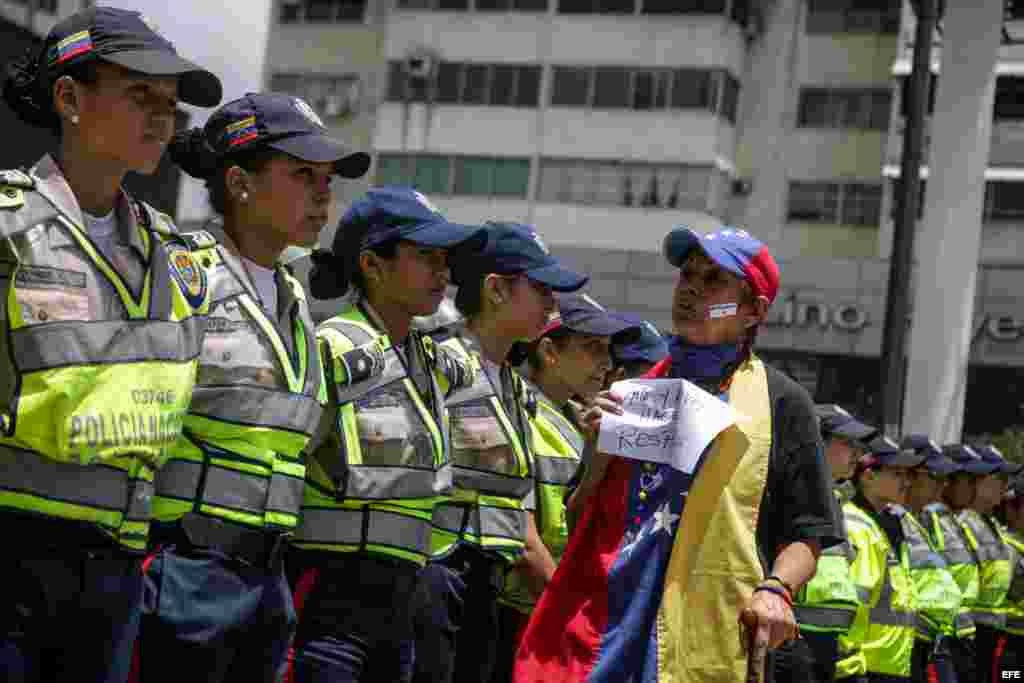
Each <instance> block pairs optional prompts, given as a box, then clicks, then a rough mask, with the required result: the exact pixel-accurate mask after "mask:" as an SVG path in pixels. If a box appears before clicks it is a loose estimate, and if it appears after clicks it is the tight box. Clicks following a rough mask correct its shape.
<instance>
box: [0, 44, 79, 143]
mask: <svg viewBox="0 0 1024 683" xmlns="http://www.w3.org/2000/svg"><path fill="white" fill-rule="evenodd" d="M42 58H43V51H42V47H41V46H39V45H37V46H36V47H31V48H29V49H28V50H26V51H25V53H24V54H22V56H21V57H18V58H17V59H13V60H11V61H10V62H8V64H7V69H6V74H5V77H4V83H3V91H2V94H3V99H4V102H6V103H7V106H8V107H10V108H11V111H13V112H14V113H15V114H16V115H17V117H18V118H19V119H21V120H22V121H24V122H25V123H27V124H29V125H30V126H35V127H37V128H48V129H50V130H51V131H52V132H53V133H55V134H57V135H60V129H61V120H60V117H59V116H57V112H56V111H54V109H53V81H51V80H50V79H49V78H47V79H45V80H44V78H43V73H42V65H41V60H42ZM60 76H71V77H72V78H73V79H75V80H76V81H78V82H79V83H85V84H86V85H92V84H94V83H96V81H97V75H96V62H95V61H94V60H88V61H86V62H83V63H80V64H76V65H75V66H72V67H70V68H68V69H65V70H63V71H62V73H60V74H59V75H58V77H60Z"/></svg>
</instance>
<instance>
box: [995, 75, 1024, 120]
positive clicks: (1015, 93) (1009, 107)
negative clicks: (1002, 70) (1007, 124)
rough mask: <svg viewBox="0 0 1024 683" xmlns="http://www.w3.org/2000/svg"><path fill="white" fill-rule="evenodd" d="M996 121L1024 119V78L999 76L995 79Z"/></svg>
mask: <svg viewBox="0 0 1024 683" xmlns="http://www.w3.org/2000/svg"><path fill="white" fill-rule="evenodd" d="M994 115H995V120H996V121H1006V120H1020V119H1024V78H1019V77H1015V76H1000V77H999V78H998V79H997V80H996V101H995V107H994Z"/></svg>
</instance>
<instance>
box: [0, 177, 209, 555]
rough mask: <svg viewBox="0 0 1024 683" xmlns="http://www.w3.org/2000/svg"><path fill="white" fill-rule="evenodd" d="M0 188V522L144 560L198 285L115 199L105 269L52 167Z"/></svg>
mask: <svg viewBox="0 0 1024 683" xmlns="http://www.w3.org/2000/svg"><path fill="white" fill-rule="evenodd" d="M0 185H2V186H0V196H2V197H3V199H2V200H0V284H2V287H3V291H4V294H5V296H4V297H3V300H2V301H3V303H2V306H3V321H4V326H5V334H3V335H0V338H2V341H0V345H2V346H4V347H5V348H4V349H3V352H2V353H0V359H2V360H0V364H2V365H3V366H4V367H3V369H2V370H0V395H2V399H0V509H4V510H8V511H18V512H21V513H29V514H35V515H40V516H43V517H50V518H58V519H64V520H74V521H78V522H85V523H90V524H93V525H95V526H96V527H97V528H98V529H100V530H102V531H103V532H104V533H105V534H107V535H108V536H110V537H111V538H112V539H113V540H115V541H116V542H117V543H119V544H121V546H122V547H124V548H126V549H130V550H137V551H141V550H144V549H145V546H146V540H147V537H148V534H149V522H150V516H151V512H152V510H151V507H152V500H153V477H154V473H155V472H156V471H157V470H158V469H159V468H160V467H161V466H162V465H163V464H164V462H165V460H166V459H167V457H168V456H169V454H170V447H171V446H172V445H173V444H174V443H175V442H176V441H177V439H178V437H179V435H180V433H181V426H182V420H183V417H184V415H185V411H186V409H187V407H188V405H189V401H190V400H191V397H192V389H193V385H194V382H195V376H196V366H197V358H198V356H199V342H200V335H201V328H202V316H203V315H205V313H206V310H207V297H208V293H207V289H208V288H207V282H206V276H205V274H204V272H203V271H202V270H201V268H200V267H199V266H198V265H197V264H196V262H195V260H194V259H193V256H192V253H191V251H190V249H189V247H188V245H187V244H186V242H185V241H184V240H183V239H181V238H180V237H178V236H176V235H175V234H174V226H173V224H172V223H171V220H170V218H168V217H167V216H165V215H163V214H160V213H157V212H156V211H155V210H153V209H152V208H150V207H149V206H147V205H145V204H143V203H142V202H138V201H135V200H134V199H132V198H131V197H129V196H128V195H127V194H125V193H123V192H122V193H121V194H120V196H119V197H118V201H117V203H116V207H115V211H116V214H117V224H118V228H119V231H120V232H119V237H120V239H119V240H118V242H119V243H118V244H117V245H115V247H114V250H115V251H114V252H113V253H114V255H115V257H116V258H117V259H123V262H122V261H117V262H116V264H115V262H112V261H111V258H112V257H111V256H110V255H109V254H105V253H103V252H102V251H101V249H100V248H99V247H97V245H96V244H95V243H94V242H93V241H92V239H91V238H90V237H89V235H88V233H87V231H86V229H85V228H84V221H83V218H82V213H81V210H80V209H79V207H78V204H77V202H76V201H75V198H74V196H73V194H72V192H71V189H70V187H69V186H68V184H67V181H66V180H65V179H64V177H63V175H62V174H61V173H60V170H59V168H58V167H57V165H56V163H55V162H54V161H53V160H52V159H51V158H49V157H44V158H43V159H42V160H41V161H40V162H39V163H38V164H37V165H36V166H35V167H34V168H33V169H32V170H31V171H29V172H28V173H22V172H20V171H4V172H0Z"/></svg>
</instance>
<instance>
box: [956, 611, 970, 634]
mask: <svg viewBox="0 0 1024 683" xmlns="http://www.w3.org/2000/svg"><path fill="white" fill-rule="evenodd" d="M953 627H954V628H955V629H956V631H957V633H962V632H964V631H967V630H969V629H972V628H974V619H972V618H971V615H970V614H968V613H967V612H961V613H960V614H958V615H956V618H954V619H953Z"/></svg>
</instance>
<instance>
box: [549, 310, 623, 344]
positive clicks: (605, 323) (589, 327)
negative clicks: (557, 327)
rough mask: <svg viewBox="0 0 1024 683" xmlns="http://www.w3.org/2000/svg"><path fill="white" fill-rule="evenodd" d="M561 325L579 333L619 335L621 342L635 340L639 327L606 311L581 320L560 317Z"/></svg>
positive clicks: (607, 335) (605, 335)
mask: <svg viewBox="0 0 1024 683" xmlns="http://www.w3.org/2000/svg"><path fill="white" fill-rule="evenodd" d="M562 325H563V326H564V327H566V328H568V329H570V330H572V331H573V332H577V333H579V334H591V335H594V336H595V337H619V336H620V335H621V337H622V342H623V343H627V344H628V343H632V342H635V341H636V340H637V339H638V338H639V337H640V328H639V327H638V326H637V325H631V324H630V323H627V322H625V321H624V320H620V319H618V318H616V317H614V316H611V315H608V314H607V313H604V314H602V313H593V314H591V315H587V316H585V317H583V318H582V319H581V320H578V321H575V320H572V319H568V320H566V319H564V318H563V319H562Z"/></svg>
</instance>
